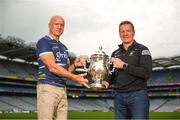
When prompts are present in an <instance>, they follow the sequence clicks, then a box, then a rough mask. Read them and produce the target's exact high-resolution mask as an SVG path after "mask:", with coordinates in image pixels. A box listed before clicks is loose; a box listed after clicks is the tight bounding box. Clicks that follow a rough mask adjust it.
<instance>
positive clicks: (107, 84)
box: [102, 81, 109, 89]
mask: <svg viewBox="0 0 180 120" xmlns="http://www.w3.org/2000/svg"><path fill="white" fill-rule="evenodd" d="M102 84H103V85H104V86H105V88H106V89H107V88H109V83H108V82H107V81H102Z"/></svg>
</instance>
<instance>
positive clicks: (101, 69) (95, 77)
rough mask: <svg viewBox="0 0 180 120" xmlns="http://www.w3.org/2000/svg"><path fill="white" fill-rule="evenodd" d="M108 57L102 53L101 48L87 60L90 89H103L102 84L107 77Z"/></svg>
mask: <svg viewBox="0 0 180 120" xmlns="http://www.w3.org/2000/svg"><path fill="white" fill-rule="evenodd" d="M109 65H110V62H109V56H108V55H107V54H106V53H105V52H103V51H102V46H100V47H99V51H97V52H96V53H95V54H92V55H91V56H90V59H89V68H88V69H87V73H88V76H87V77H88V80H89V86H90V88H91V89H96V90H97V89H105V86H104V85H103V84H102V81H103V80H106V79H107V77H108V75H109Z"/></svg>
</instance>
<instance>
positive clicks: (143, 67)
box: [126, 47, 152, 80]
mask: <svg viewBox="0 0 180 120" xmlns="http://www.w3.org/2000/svg"><path fill="white" fill-rule="evenodd" d="M140 52H141V53H140V59H139V60H140V61H139V66H134V65H130V64H128V67H127V69H126V70H127V71H128V73H129V74H131V75H133V76H136V77H139V78H142V79H144V80H147V79H148V78H149V77H150V75H151V72H152V57H151V54H150V51H149V49H148V48H147V47H143V48H142V49H141V51H140Z"/></svg>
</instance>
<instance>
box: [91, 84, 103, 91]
mask: <svg viewBox="0 0 180 120" xmlns="http://www.w3.org/2000/svg"><path fill="white" fill-rule="evenodd" d="M90 89H93V90H103V89H105V86H104V85H102V84H99V83H92V84H91V85H90Z"/></svg>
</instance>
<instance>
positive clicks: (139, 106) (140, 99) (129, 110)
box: [114, 90, 149, 120]
mask: <svg viewBox="0 0 180 120" xmlns="http://www.w3.org/2000/svg"><path fill="white" fill-rule="evenodd" d="M114 108H115V119H116V120H119V119H130V118H132V119H148V118H149V97H148V94H147V90H139V91H132V92H125V93H120V92H115V98H114Z"/></svg>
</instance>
